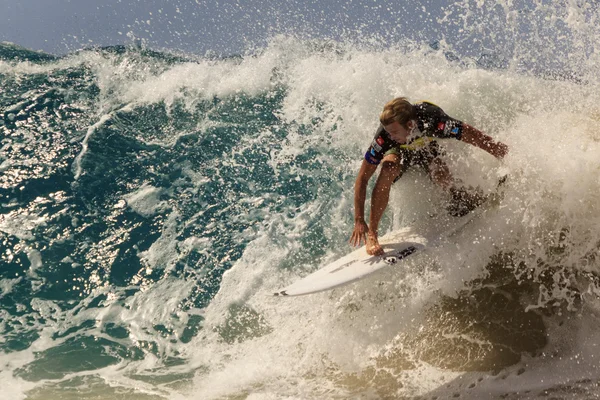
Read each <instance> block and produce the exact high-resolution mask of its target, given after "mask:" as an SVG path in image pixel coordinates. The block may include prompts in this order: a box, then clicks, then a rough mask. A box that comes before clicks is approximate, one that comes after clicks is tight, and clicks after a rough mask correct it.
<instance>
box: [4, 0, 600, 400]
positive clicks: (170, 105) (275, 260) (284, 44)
mask: <svg viewBox="0 0 600 400" xmlns="http://www.w3.org/2000/svg"><path fill="white" fill-rule="evenodd" d="M482 4H483V8H480V7H476V5H471V4H470V3H469V2H465V3H462V4H461V5H457V6H456V7H455V8H449V11H448V14H447V15H446V21H441V22H440V23H442V24H444V23H446V24H448V26H449V28H448V30H447V32H446V34H447V35H450V36H447V37H445V39H444V40H440V41H437V42H419V41H414V40H413V41H406V42H401V43H393V44H390V43H386V44H385V45H383V44H381V43H378V42H377V41H376V40H372V41H370V42H369V41H366V43H365V42H361V43H358V42H356V41H353V40H347V41H344V40H338V41H328V40H306V39H300V38H298V37H295V36H293V35H289V36H287V35H280V36H276V37H273V38H272V39H271V40H269V41H268V43H267V44H266V45H265V46H264V47H263V48H260V49H254V50H253V51H252V52H248V53H246V54H243V55H238V56H232V57H198V56H193V55H186V54H180V53H175V52H170V51H168V50H161V51H154V50H151V49H148V48H146V47H144V46H112V47H105V48H93V49H83V50H80V51H75V52H72V53H70V54H67V55H64V56H60V57H58V56H52V55H48V54H44V53H39V52H34V51H31V50H27V49H24V48H21V47H19V46H18V45H15V44H10V43H3V44H0V207H1V208H0V209H1V212H0V382H1V383H2V389H1V390H0V398H1V399H120V398H122V399H280V398H285V399H322V398H332V399H345V398H361V399H379V398H385V399H388V398H390V399H391V398H422V399H426V398H427V399H429V398H438V399H442V398H474V399H487V398H490V399H492V398H510V399H521V398H522V399H526V398H548V396H550V397H552V396H553V398H561V399H562V398H565V399H566V398H569V399H570V398H576V399H579V398H597V397H599V396H600V390H599V389H598V385H600V371H599V370H598V365H599V364H598V359H599V358H600V333H598V329H599V328H600V324H599V320H598V318H599V317H600V315H599V313H600V301H599V298H598V296H599V294H600V281H599V278H600V277H599V275H598V274H599V268H600V256H599V248H600V229H599V228H598V227H599V226H600V194H599V193H600V129H599V126H600V106H598V104H600V102H599V100H600V96H599V95H598V93H600V90H598V89H599V87H598V86H599V85H598V84H599V79H598V76H600V75H598V73H599V72H600V70H599V69H598V61H600V58H599V54H600V53H599V52H598V51H599V48H598V42H597V39H598V38H599V37H600V36H598V34H597V33H598V26H597V23H598V19H597V17H598V9H597V7H596V6H594V5H593V4H592V5H590V4H587V3H580V2H568V1H567V2H564V3H560V4H558V3H556V4H554V3H545V2H535V3H534V5H532V6H528V7H524V6H522V5H519V4H513V2H507V3H506V4H505V3H501V4H500V6H498V5H490V4H488V3H486V2H482ZM586 4H587V5H586ZM479 6H481V4H480V5H479ZM486 7H487V8H486ZM461 27H462V28H464V29H463V30H462V31H461V30H460V29H459V28H461ZM467 28H468V29H467ZM474 38H477V39H479V45H478V46H475V47H473V46H471V45H467V43H470V44H472V43H474V42H477V41H476V40H475V39H474ZM452 39H455V40H454V41H453V40H452ZM467 39H468V40H467ZM490 49H492V50H490ZM397 95H405V96H408V97H409V98H410V99H411V100H413V101H417V100H421V99H428V100H430V101H433V102H435V103H437V104H439V105H440V106H442V107H443V108H444V109H445V110H446V112H448V113H449V114H450V115H452V116H455V117H456V118H459V119H461V120H464V121H466V122H469V123H471V124H472V125H474V126H476V127H479V128H480V129H482V130H484V131H485V132H487V133H489V134H490V135H492V136H493V137H495V138H497V139H499V140H501V141H503V142H505V143H507V144H508V145H509V146H510V149H511V151H510V154H509V155H508V157H507V158H506V160H505V161H504V162H503V163H498V162H497V161H496V160H494V159H493V158H492V157H490V156H488V155H486V154H485V153H483V152H481V151H479V150H476V149H473V148H469V147H468V146H466V145H464V144H462V143H459V142H443V145H444V146H445V148H446V149H447V154H448V156H447V158H448V163H449V164H450V166H451V168H452V171H453V172H454V173H455V175H457V176H458V177H460V178H461V179H462V180H463V181H464V182H465V183H466V184H469V185H472V186H477V185H478V186H480V187H481V188H482V189H483V190H488V191H489V190H491V188H492V187H493V186H494V182H496V180H497V179H498V177H500V176H503V175H505V174H508V175H509V180H508V182H507V184H506V185H505V189H504V194H503V198H502V199H501V200H500V201H499V202H498V204H496V205H495V206H493V207H490V209H489V210H487V211H486V212H485V213H484V214H483V215H482V216H481V217H479V218H478V219H477V220H476V221H474V223H473V224H471V225H470V226H469V227H468V228H467V229H465V230H464V231H463V232H462V233H461V234H460V235H459V236H458V237H457V238H455V239H454V240H453V241H451V242H447V243H445V244H443V245H442V246H440V247H439V248H437V249H435V250H434V251H432V252H430V253H427V254H426V255H424V256H419V257H415V259H414V260H407V263H406V264H405V265H402V266H398V267H397V268H404V269H405V270H403V271H402V272H401V271H399V270H395V269H394V268H390V269H389V270H385V271H383V272H382V273H381V274H378V275H376V276H374V277H372V278H369V279H365V280H363V281H360V282H359V283H356V284H353V285H350V286H347V287H343V288H339V289H336V290H334V291H331V292H326V293H321V294H317V295H314V296H308V297H302V298H293V299H280V298H273V297H271V296H269V294H270V293H272V292H273V291H275V290H276V289H279V288H282V287H284V286H286V285H288V284H290V283H291V282H293V281H294V280H296V279H298V278H300V277H302V276H305V275H307V274H308V273H309V272H312V271H314V270H316V269H318V268H319V267H321V266H323V265H325V264H326V263H327V262H330V261H333V260H335V259H336V258H337V257H340V256H341V255H343V254H346V253H348V252H349V251H350V250H351V249H350V247H349V245H348V244H347V241H348V238H349V235H350V233H351V230H352V226H353V214H352V208H353V184H354V179H355V174H356V172H357V170H358V168H359V166H360V162H361V159H362V155H363V153H364V151H365V150H366V148H367V147H368V145H369V143H370V140H371V137H372V135H373V133H374V131H375V129H376V128H377V116H378V113H379V111H380V109H381V106H382V105H383V103H385V102H386V101H387V100H389V99H390V98H393V97H395V96H397ZM445 201H446V199H445V197H444V195H443V193H441V192H440V191H439V190H438V189H437V188H435V187H434V186H433V185H432V184H431V183H430V182H429V180H428V179H427V177H426V176H425V175H423V174H422V173H421V172H420V171H411V172H410V173H408V174H407V175H406V176H405V177H404V178H403V179H402V180H401V181H400V182H399V183H397V184H396V185H395V187H394V189H393V191H392V199H391V202H390V207H389V209H388V211H387V214H386V216H385V217H384V221H383V226H382V230H384V231H389V230H392V229H397V228H401V227H405V226H414V227H420V228H423V229H425V228H432V227H435V226H436V224H437V223H439V221H440V219H444V218H449V217H448V216H446V215H445V214H444V213H443V211H442V210H443V204H444V202H445ZM400 277H401V279H400Z"/></svg>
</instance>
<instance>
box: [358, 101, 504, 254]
mask: <svg viewBox="0 0 600 400" xmlns="http://www.w3.org/2000/svg"><path fill="white" fill-rule="evenodd" d="M379 121H380V122H381V124H380V126H379V128H378V129H377V132H376V133H375V138H374V139H373V141H372V142H371V146H370V147H369V149H368V150H367V152H366V153H365V158H364V160H363V162H362V165H361V167H360V171H359V172H358V176H357V178H356V183H355V185H354V231H353V232H352V237H351V238H350V243H351V244H352V245H353V246H358V245H360V244H361V242H362V241H364V242H365V244H366V247H367V253H368V254H370V255H381V254H383V249H382V248H381V246H380V245H379V241H378V238H377V230H378V227H379V221H380V220H381V217H382V215H383V212H384V210H385V208H386V207H387V203H388V199H389V194H390V189H391V187H392V184H393V183H394V182H396V181H397V180H398V179H400V177H401V176H402V174H403V173H404V172H405V171H406V169H407V168H408V167H410V166H414V165H416V166H420V167H422V168H424V169H425V170H426V171H427V173H428V175H429V177H430V178H431V180H432V181H433V182H434V183H436V184H437V185H439V186H440V187H441V188H442V189H443V190H444V191H446V192H447V193H449V194H450V196H451V197H452V201H451V202H450V206H449V207H448V212H449V213H450V214H451V215H454V216H461V215H465V214H467V213H468V212H470V211H471V210H473V209H474V208H476V207H478V206H479V205H481V203H482V202H483V200H484V197H483V196H481V195H479V194H478V193H476V192H469V191H467V190H465V189H464V188H462V187H460V186H459V185H458V184H457V182H456V181H455V180H454V179H453V177H452V175H451V174H450V171H449V170H448V167H447V165H446V163H445V162H444V161H443V160H442V159H441V157H440V155H442V152H441V150H440V149H439V146H438V144H437V142H436V139H447V138H455V139H458V140H462V141H463V142H466V143H469V144H471V145H473V146H476V147H479V148H480V149H483V150H485V151H487V152H488V153H490V154H491V155H493V156H494V157H496V158H498V159H502V158H503V157H504V156H505V155H506V154H507V153H508V146H506V145H505V144H503V143H501V142H497V141H494V140H493V139H492V138H491V137H490V136H488V135H486V134H484V133H483V132H481V131H479V130H477V129H476V128H474V127H472V126H470V125H468V124H466V123H464V122H462V121H459V120H456V119H454V118H451V117H449V116H448V115H447V114H446V113H445V112H444V111H443V110H442V109H441V108H440V107H438V106H436V105H435V104H433V103H430V102H426V101H423V102H419V103H416V104H411V103H410V102H409V101H408V100H407V99H406V98H404V97H398V98H396V99H394V100H392V101H390V102H388V103H387V104H386V105H385V106H384V107H383V112H382V113H381V114H380V116H379ZM379 164H381V171H380V172H379V176H378V178H377V181H376V183H375V187H374V188H373V193H372V195H371V214H370V216H369V224H368V225H367V223H366V222H365V218H364V213H365V198H366V191H367V184H368V182H369V179H371V176H373V174H374V173H375V170H376V169H377V166H378V165H379Z"/></svg>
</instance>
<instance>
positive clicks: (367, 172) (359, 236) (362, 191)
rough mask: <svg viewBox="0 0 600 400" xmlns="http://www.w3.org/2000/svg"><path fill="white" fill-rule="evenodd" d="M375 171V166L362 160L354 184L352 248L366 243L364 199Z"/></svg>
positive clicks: (367, 228) (366, 229)
mask: <svg viewBox="0 0 600 400" xmlns="http://www.w3.org/2000/svg"><path fill="white" fill-rule="evenodd" d="M375 170H377V165H375V164H370V163H368V162H367V161H366V160H363V162H362V165H361V166H360V171H359V172H358V176H357V177H356V182H355V183H354V231H353V232H352V237H351V238H350V243H351V244H352V245H353V246H359V245H360V244H361V242H363V241H364V242H365V243H366V242H367V232H368V231H369V227H368V226H367V223H366V222H365V199H366V197H367V185H368V183H369V179H371V177H372V176H373V174H374V173H375Z"/></svg>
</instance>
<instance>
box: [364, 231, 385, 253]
mask: <svg viewBox="0 0 600 400" xmlns="http://www.w3.org/2000/svg"><path fill="white" fill-rule="evenodd" d="M367 254H368V255H371V256H380V255H382V254H383V248H382V247H381V246H380V245H379V241H378V240H377V234H376V233H372V232H369V233H368V234H367Z"/></svg>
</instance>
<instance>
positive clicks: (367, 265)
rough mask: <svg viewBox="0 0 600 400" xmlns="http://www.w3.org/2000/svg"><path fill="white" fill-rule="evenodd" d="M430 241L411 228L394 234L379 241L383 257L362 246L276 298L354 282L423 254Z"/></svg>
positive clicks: (286, 289)
mask: <svg viewBox="0 0 600 400" xmlns="http://www.w3.org/2000/svg"><path fill="white" fill-rule="evenodd" d="M427 242H428V240H427V239H426V238H425V237H423V236H420V235H418V234H415V233H414V232H412V231H411V230H410V229H403V230H400V231H396V232H393V233H392V234H389V235H386V236H384V237H382V238H381V239H380V244H381V246H382V247H383V250H384V252H385V254H384V255H382V256H370V255H368V254H367V251H366V250H365V247H364V246H363V247H361V248H360V249H358V250H355V251H353V252H352V253H349V254H347V255H345V256H344V257H342V258H340V259H338V260H337V261H334V262H333V263H331V264H328V265H327V266H325V267H323V268H321V269H319V270H318V271H316V272H314V273H312V274H310V275H308V276H306V277H305V278H303V279H301V280H299V281H297V282H295V283H293V284H291V285H290V286H287V287H285V288H283V289H281V290H278V291H277V292H275V293H274V295H275V296H301V295H305V294H312V293H318V292H321V291H324V290H329V289H333V288H335V287H338V286H342V285H346V284H349V283H351V282H355V281H357V280H359V279H362V278H364V277H366V276H368V275H371V274H372V273H374V272H376V271H379V270H380V269H382V268H385V267H387V266H388V265H395V264H398V263H400V262H401V261H402V260H404V259H405V258H407V257H409V256H412V255H414V254H416V253H418V252H420V251H422V250H423V249H425V247H426V245H427Z"/></svg>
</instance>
